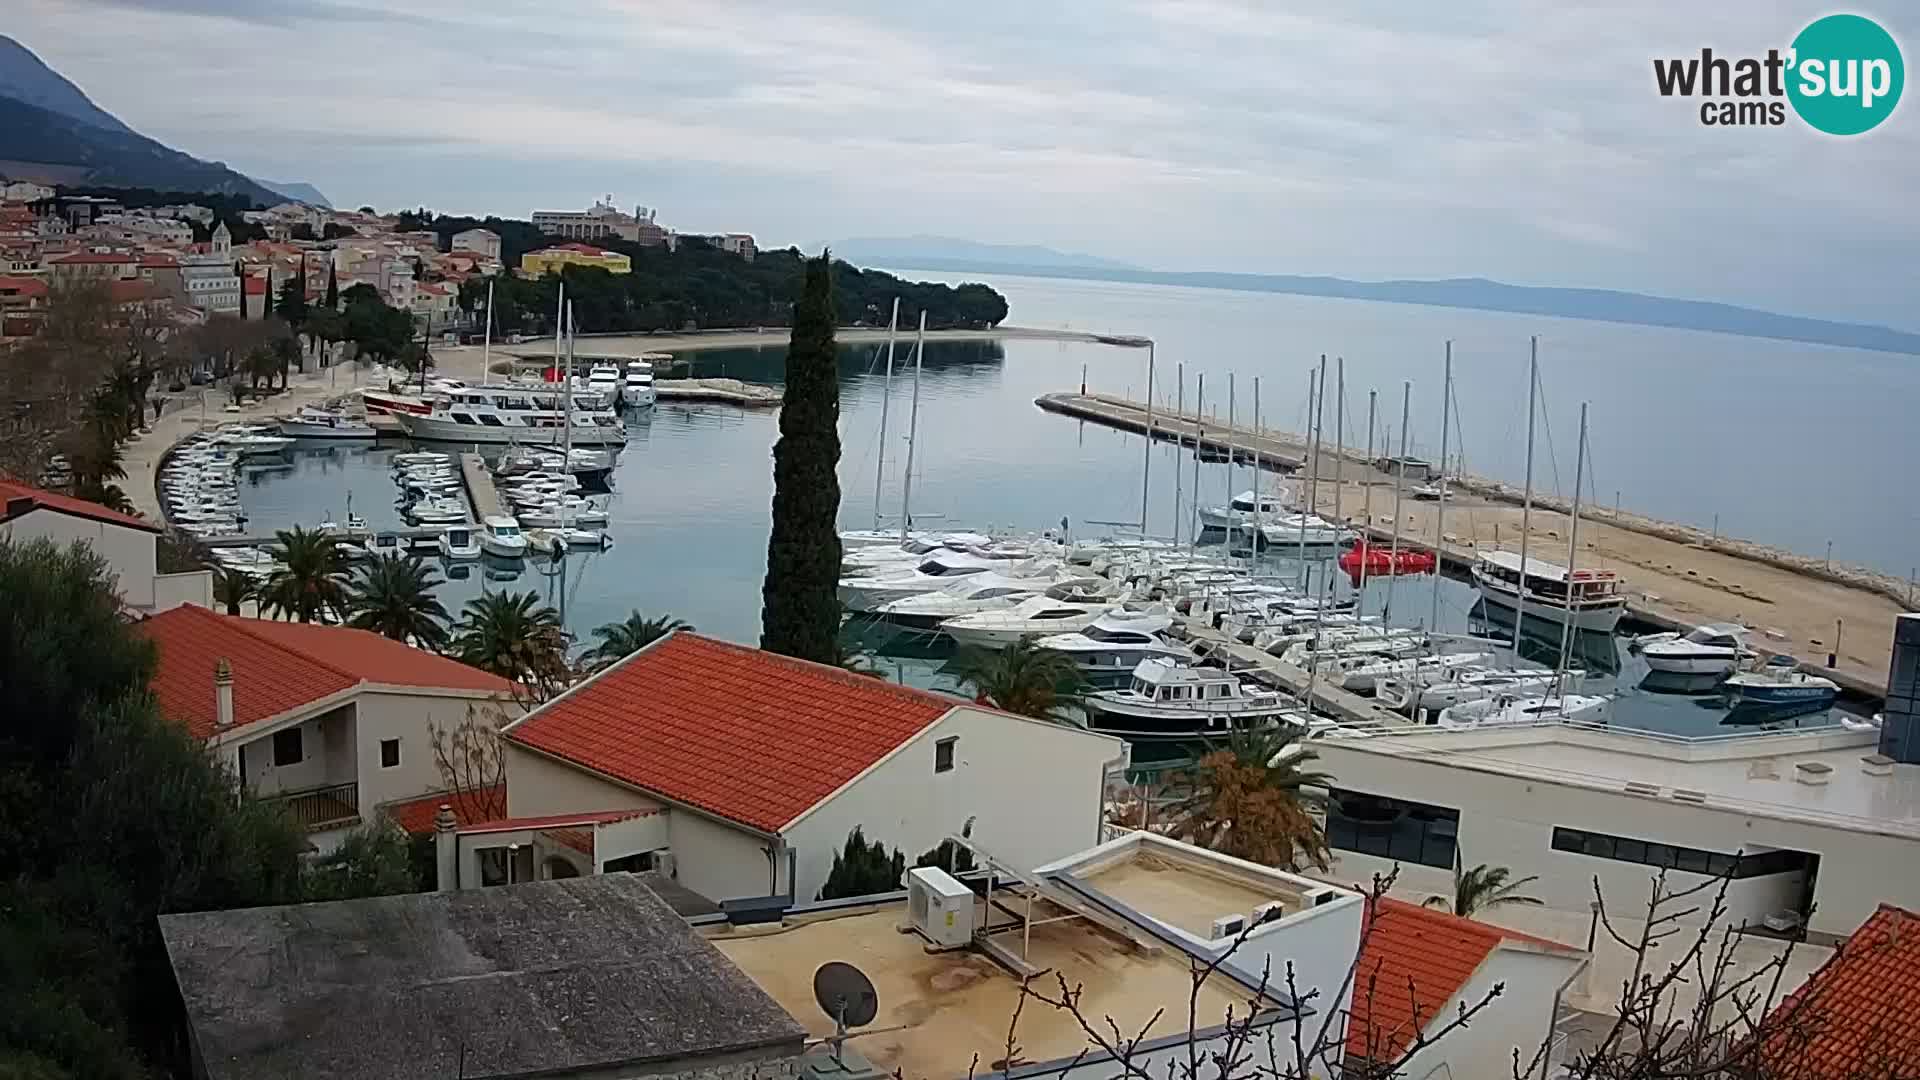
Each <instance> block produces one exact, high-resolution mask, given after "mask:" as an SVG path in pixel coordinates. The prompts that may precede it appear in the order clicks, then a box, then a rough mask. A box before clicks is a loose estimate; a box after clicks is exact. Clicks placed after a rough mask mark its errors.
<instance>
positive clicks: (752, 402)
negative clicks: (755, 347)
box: [653, 379, 781, 409]
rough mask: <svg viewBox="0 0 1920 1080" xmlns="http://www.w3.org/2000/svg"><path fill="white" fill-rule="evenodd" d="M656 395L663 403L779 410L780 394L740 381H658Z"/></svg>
mask: <svg viewBox="0 0 1920 1080" xmlns="http://www.w3.org/2000/svg"><path fill="white" fill-rule="evenodd" d="M653 392H654V396H655V397H657V398H658V399H659V400H661V401H709V402H717V403H719V404H722V405H738V406H740V407H741V408H743V409H775V408H779V407H780V398H781V394H780V391H778V390H775V389H774V388H773V387H771V386H761V385H759V384H757V383H746V382H741V381H740V380H739V379H657V380H655V381H654V384H653Z"/></svg>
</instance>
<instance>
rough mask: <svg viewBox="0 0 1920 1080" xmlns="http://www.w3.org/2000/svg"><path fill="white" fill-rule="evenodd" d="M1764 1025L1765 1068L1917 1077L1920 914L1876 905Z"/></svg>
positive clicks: (1814, 1079)
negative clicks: (1865, 919)
mask: <svg viewBox="0 0 1920 1080" xmlns="http://www.w3.org/2000/svg"><path fill="white" fill-rule="evenodd" d="M1761 1028H1762V1033H1761V1035H1760V1045H1759V1055H1758V1056H1759V1058H1760V1061H1761V1064H1762V1067H1763V1068H1766V1069H1769V1070H1771V1072H1770V1073H1769V1075H1779V1076H1792V1077H1795V1078H1796V1080H1861V1078H1865V1080H1894V1078H1904V1077H1913V1076H1920V913H1915V912H1913V911H1910V910H1908V909H1906V908H1903V907H1897V906H1895V905H1893V904H1886V903H1883V904H1881V905H1880V907H1879V908H1878V909H1877V910H1876V911H1874V913H1873V914H1872V915H1870V916H1868V918H1867V921H1866V922H1864V923H1861V924H1860V927H1859V928H1858V929H1856V930H1855V931H1854V932H1853V933H1852V934H1850V935H1848V937H1847V940H1846V942H1845V943H1844V944H1842V945H1841V946H1840V947H1839V948H1838V949H1836V950H1835V951H1834V954H1833V956H1831V957H1830V958H1828V960H1827V962H1826V964H1824V965H1823V966H1822V967H1821V968H1820V970H1818V971H1816V972H1814V973H1813V976H1812V977H1811V978H1809V979H1808V980H1807V981H1806V982H1805V983H1803V984H1802V985H1801V986H1800V987H1799V989H1797V990H1795V991H1794V992H1793V993H1792V994H1790V995H1788V997H1787V998H1786V999H1785V1000H1783V1001H1782V1002H1781V1003H1780V1004H1779V1005H1778V1006H1776V1007H1775V1008H1774V1009H1773V1011H1772V1012H1770V1013H1769V1014H1768V1015H1767V1019H1766V1022H1765V1023H1764V1024H1763V1025H1761Z"/></svg>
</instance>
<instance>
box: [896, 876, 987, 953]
mask: <svg viewBox="0 0 1920 1080" xmlns="http://www.w3.org/2000/svg"><path fill="white" fill-rule="evenodd" d="M906 886H907V926H908V929H911V930H912V931H913V932H914V933H916V934H919V935H920V936H921V937H923V938H926V939H927V941H928V942H929V943H930V944H932V945H933V946H934V947H936V948H940V949H960V948H965V947H966V946H968V945H970V944H972V943H973V922H974V896H973V890H972V889H969V888H967V887H966V886H965V885H962V884H961V883H960V882H958V881H955V880H954V879H953V875H951V874H949V873H947V872H946V871H945V870H942V869H940V868H939V867H937V866H916V867H914V868H913V869H911V870H909V871H907V874H906Z"/></svg>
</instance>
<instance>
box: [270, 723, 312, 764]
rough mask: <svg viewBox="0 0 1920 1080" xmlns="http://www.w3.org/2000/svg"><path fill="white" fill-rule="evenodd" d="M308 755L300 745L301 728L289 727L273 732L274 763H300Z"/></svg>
mask: <svg viewBox="0 0 1920 1080" xmlns="http://www.w3.org/2000/svg"><path fill="white" fill-rule="evenodd" d="M305 757H306V754H305V752H304V751H303V750H302V748H301V745H300V729H299V728H288V729H287V730H285V731H276V732H274V733H273V763H274V765H275V766H282V765H298V764H300V762H301V761H302V760H304V759H305Z"/></svg>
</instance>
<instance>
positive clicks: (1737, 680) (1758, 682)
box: [1720, 656, 1840, 713]
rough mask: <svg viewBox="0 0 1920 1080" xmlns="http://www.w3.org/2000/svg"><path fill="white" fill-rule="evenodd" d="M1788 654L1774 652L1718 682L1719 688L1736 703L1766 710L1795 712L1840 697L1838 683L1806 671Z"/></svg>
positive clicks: (1822, 705) (1821, 706) (1811, 709)
mask: <svg viewBox="0 0 1920 1080" xmlns="http://www.w3.org/2000/svg"><path fill="white" fill-rule="evenodd" d="M1798 664H1799V661H1797V660H1795V659H1794V658H1793V657H1791V656H1775V657H1771V658H1769V659H1768V660H1767V662H1766V663H1765V664H1763V665H1761V666H1760V668H1759V669H1758V670H1754V671H1738V672H1735V673H1734V674H1732V675H1731V676H1728V678H1727V681H1726V682H1724V683H1721V684H1720V685H1721V689H1722V690H1724V691H1725V692H1726V695H1727V698H1728V699H1729V700H1730V701H1731V702H1732V704H1733V705H1734V706H1736V707H1738V706H1742V705H1745V706H1748V707H1759V708H1763V709H1767V710H1769V711H1774V710H1790V711H1792V712H1795V713H1802V712H1819V711H1820V710H1822V709H1826V708H1830V707H1832V705H1833V703H1834V702H1835V701H1836V700H1838V699H1839V697H1840V684H1838V683H1836V682H1834V681H1833V680H1832V679H1828V678H1823V677H1822V676H1819V675H1809V674H1807V673H1806V672H1804V671H1801V670H1800V669H1799V667H1798V666H1797V665H1798Z"/></svg>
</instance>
